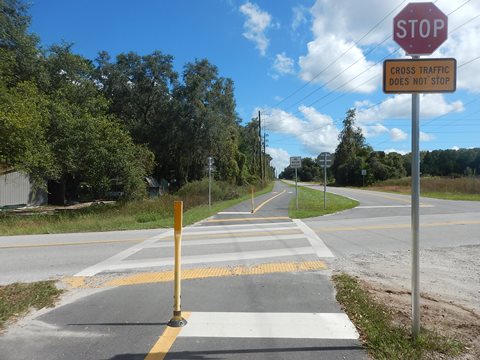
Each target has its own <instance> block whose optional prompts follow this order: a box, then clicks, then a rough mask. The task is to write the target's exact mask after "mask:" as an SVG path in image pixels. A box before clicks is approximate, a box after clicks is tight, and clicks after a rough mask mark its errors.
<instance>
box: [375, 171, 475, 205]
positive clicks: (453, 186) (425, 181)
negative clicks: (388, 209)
mask: <svg viewBox="0 0 480 360" xmlns="http://www.w3.org/2000/svg"><path fill="white" fill-rule="evenodd" d="M368 189H370V190H377V191H387V192H395V193H400V194H410V193H411V178H409V177H408V178H402V179H389V180H385V181H382V182H379V183H376V184H374V185H371V186H369V187H368ZM420 192H421V196H425V197H431V198H437V199H446V200H470V201H480V178H478V177H473V176H469V177H459V178H448V177H422V178H420Z"/></svg>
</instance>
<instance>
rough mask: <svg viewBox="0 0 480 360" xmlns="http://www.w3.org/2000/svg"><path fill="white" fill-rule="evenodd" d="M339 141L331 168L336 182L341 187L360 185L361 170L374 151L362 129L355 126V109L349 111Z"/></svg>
mask: <svg viewBox="0 0 480 360" xmlns="http://www.w3.org/2000/svg"><path fill="white" fill-rule="evenodd" d="M338 140H339V144H338V145H337V148H336V149H335V156H334V161H333V164H332V167H331V169H332V172H333V174H334V176H335V181H336V183H338V184H340V185H360V184H361V183H362V176H361V170H362V169H363V168H364V167H365V159H366V158H367V156H368V154H369V153H370V152H371V151H372V149H371V147H369V146H367V145H366V144H365V138H364V136H363V134H362V131H361V129H359V128H358V127H356V126H355V109H349V110H348V111H347V114H346V117H345V119H344V120H343V129H342V131H341V132H340V134H339V135H338Z"/></svg>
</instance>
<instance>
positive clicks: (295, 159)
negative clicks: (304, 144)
mask: <svg viewBox="0 0 480 360" xmlns="http://www.w3.org/2000/svg"><path fill="white" fill-rule="evenodd" d="M290 167H291V168H294V169H299V168H301V167H302V157H301V156H292V157H290Z"/></svg>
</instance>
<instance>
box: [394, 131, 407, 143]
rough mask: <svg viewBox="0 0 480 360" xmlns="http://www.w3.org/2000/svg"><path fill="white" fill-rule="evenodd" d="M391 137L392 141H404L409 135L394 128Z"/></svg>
mask: <svg viewBox="0 0 480 360" xmlns="http://www.w3.org/2000/svg"><path fill="white" fill-rule="evenodd" d="M390 137H391V138H392V141H403V140H406V139H407V137H408V134H407V133H406V132H405V131H403V130H402V129H399V128H393V129H391V130H390Z"/></svg>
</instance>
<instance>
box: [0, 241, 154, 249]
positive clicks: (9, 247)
mask: <svg viewBox="0 0 480 360" xmlns="http://www.w3.org/2000/svg"><path fill="white" fill-rule="evenodd" d="M146 239H147V238H137V239H123V240H98V241H76V242H57V243H47V244H7V245H0V249H21V248H41V247H52V246H78V245H99V244H114V243H127V242H141V241H143V240H146Z"/></svg>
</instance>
